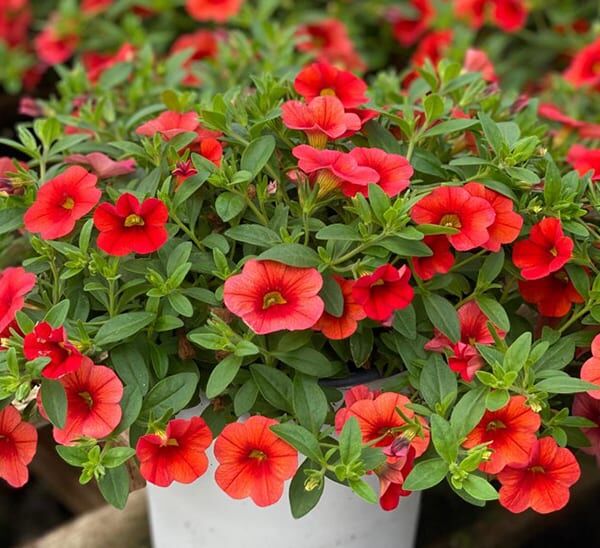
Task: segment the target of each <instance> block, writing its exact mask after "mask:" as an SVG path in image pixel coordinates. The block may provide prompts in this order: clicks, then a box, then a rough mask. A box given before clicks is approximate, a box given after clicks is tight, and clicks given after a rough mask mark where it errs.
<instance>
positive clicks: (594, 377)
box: [581, 335, 600, 400]
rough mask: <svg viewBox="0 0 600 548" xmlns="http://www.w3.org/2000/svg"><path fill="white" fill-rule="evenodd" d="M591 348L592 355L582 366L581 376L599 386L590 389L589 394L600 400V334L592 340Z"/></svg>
mask: <svg viewBox="0 0 600 548" xmlns="http://www.w3.org/2000/svg"><path fill="white" fill-rule="evenodd" d="M591 350H592V357H591V358H590V359H588V360H587V361H586V362H585V363H584V364H583V365H582V366H581V378H582V379H583V380H584V381H587V382H591V383H592V384H597V385H598V386H599V388H598V390H588V394H589V395H590V396H592V398H595V399H597V400H600V335H596V337H595V338H594V340H593V341H592V348H591Z"/></svg>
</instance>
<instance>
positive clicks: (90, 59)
mask: <svg viewBox="0 0 600 548" xmlns="http://www.w3.org/2000/svg"><path fill="white" fill-rule="evenodd" d="M134 57H135V48H134V47H133V46H132V45H131V44H129V43H127V42H126V43H125V44H123V45H122V46H121V47H120V48H119V49H118V51H116V52H115V53H97V52H93V51H89V52H86V53H84V54H83V57H82V62H83V67H84V68H85V71H86V73H87V77H88V80H89V81H90V82H91V83H92V84H95V83H96V82H97V81H98V80H99V79H100V76H102V75H103V74H104V73H105V72H106V71H107V70H108V69H109V68H111V67H114V66H115V65H116V64H118V63H125V62H127V61H133V59H134Z"/></svg>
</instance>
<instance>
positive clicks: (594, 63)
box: [563, 38, 600, 90]
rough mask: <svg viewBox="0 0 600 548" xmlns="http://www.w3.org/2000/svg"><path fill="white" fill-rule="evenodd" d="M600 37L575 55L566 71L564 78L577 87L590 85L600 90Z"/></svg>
mask: <svg viewBox="0 0 600 548" xmlns="http://www.w3.org/2000/svg"><path fill="white" fill-rule="evenodd" d="M599 63H600V38H598V39H596V41H595V42H592V43H591V44H589V45H587V46H586V47H584V48H583V49H582V50H581V51H579V52H578V53H577V55H575V57H574V58H573V60H572V61H571V64H570V65H569V67H568V68H567V70H565V72H564V75H563V76H564V78H565V80H566V81H567V82H569V83H570V84H572V85H573V86H575V87H577V88H578V87H582V86H589V87H593V88H595V89H596V90H600V72H599V71H598V64H599Z"/></svg>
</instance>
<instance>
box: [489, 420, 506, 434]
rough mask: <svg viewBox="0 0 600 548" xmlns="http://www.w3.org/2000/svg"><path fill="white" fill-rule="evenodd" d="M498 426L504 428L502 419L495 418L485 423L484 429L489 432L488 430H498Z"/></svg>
mask: <svg viewBox="0 0 600 548" xmlns="http://www.w3.org/2000/svg"><path fill="white" fill-rule="evenodd" d="M500 428H506V424H504V423H503V422H502V421H499V420H495V421H490V422H488V423H487V426H486V427H485V429H486V430H487V431H488V432H489V431H490V430H499V429H500Z"/></svg>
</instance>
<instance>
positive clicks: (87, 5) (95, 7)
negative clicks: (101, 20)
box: [81, 0, 114, 15]
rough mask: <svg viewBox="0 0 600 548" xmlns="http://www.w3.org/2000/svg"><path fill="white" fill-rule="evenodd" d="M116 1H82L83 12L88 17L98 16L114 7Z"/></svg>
mask: <svg viewBox="0 0 600 548" xmlns="http://www.w3.org/2000/svg"><path fill="white" fill-rule="evenodd" d="M113 2H114V0H82V2H81V11H82V12H83V13H85V14H88V15H97V14H98V13H100V12H102V11H105V10H107V9H108V8H110V6H112V4H113Z"/></svg>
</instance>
